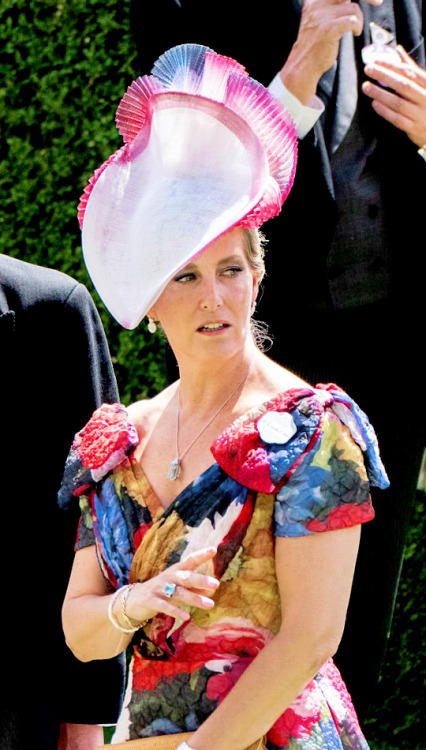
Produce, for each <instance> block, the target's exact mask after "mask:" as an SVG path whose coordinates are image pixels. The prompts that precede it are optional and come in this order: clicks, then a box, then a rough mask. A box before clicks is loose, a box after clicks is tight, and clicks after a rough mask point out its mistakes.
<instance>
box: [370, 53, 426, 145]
mask: <svg viewBox="0 0 426 750" xmlns="http://www.w3.org/2000/svg"><path fill="white" fill-rule="evenodd" d="M408 59H409V60H410V64H409V69H408V74H407V70H406V68H407V65H406V64H405V63H403V64H402V65H401V67H398V66H394V65H390V64H386V65H384V64H376V63H374V64H369V65H367V66H366V67H365V72H366V74H367V75H368V76H369V77H370V78H373V79H374V80H376V81H378V82H379V83H380V84H382V85H377V84H376V83H373V82H371V81H365V82H364V83H363V84H362V91H363V92H364V94H366V95H367V96H368V97H369V98H370V99H372V107H373V109H374V110H375V111H376V112H377V114H378V115H380V116H381V117H383V118H384V119H385V120H387V121H388V122H390V123H391V124H392V125H394V126H395V127H396V128H398V129H399V130H403V131H404V132H405V133H406V134H407V135H408V137H409V138H410V140H412V141H413V143H415V144H416V145H417V146H419V147H421V146H422V145H423V144H424V143H426V73H425V71H423V70H422V69H421V68H418V66H416V65H415V63H414V62H413V61H411V58H409V56H408Z"/></svg>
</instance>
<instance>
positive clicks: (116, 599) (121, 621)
mask: <svg viewBox="0 0 426 750" xmlns="http://www.w3.org/2000/svg"><path fill="white" fill-rule="evenodd" d="M135 585H136V584H134V583H130V584H128V585H127V586H122V587H121V588H119V589H117V591H116V592H115V593H114V594H113V595H112V596H111V598H110V601H109V604H108V619H109V621H110V622H111V624H112V625H114V627H115V629H116V630H119V631H120V632H121V633H125V634H126V635H130V634H133V633H136V631H137V630H139V629H140V628H143V627H144V626H145V625H146V624H147V622H148V619H149V618H148V619H146V620H143V621H140V622H135V621H134V620H133V619H132V618H131V617H130V616H129V614H128V613H127V610H126V603H127V599H128V597H129V595H130V593H131V591H132V589H133V588H134V587H135Z"/></svg>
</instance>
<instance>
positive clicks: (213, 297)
mask: <svg viewBox="0 0 426 750" xmlns="http://www.w3.org/2000/svg"><path fill="white" fill-rule="evenodd" d="M221 304H222V295H221V291H220V285H219V283H218V281H217V279H208V280H207V279H206V280H205V282H204V284H203V288H202V296H201V307H202V308H203V309H204V310H216V309H217V308H218V307H220V305H221Z"/></svg>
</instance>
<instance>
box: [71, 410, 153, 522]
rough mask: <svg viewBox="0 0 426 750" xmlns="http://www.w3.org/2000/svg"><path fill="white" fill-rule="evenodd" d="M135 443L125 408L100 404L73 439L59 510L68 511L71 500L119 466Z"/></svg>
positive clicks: (135, 433) (135, 435)
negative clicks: (60, 508)
mask: <svg viewBox="0 0 426 750" xmlns="http://www.w3.org/2000/svg"><path fill="white" fill-rule="evenodd" d="M138 442H139V438H138V434H137V432H136V428H135V426H134V425H133V423H132V422H131V421H130V419H129V415H128V413H127V409H126V408H125V407H124V406H123V405H122V404H119V403H114V404H102V406H100V407H99V408H98V409H96V411H95V412H94V413H93V415H92V417H91V418H90V419H89V421H88V422H87V424H86V425H85V426H84V427H83V429H82V430H80V432H78V433H77V434H76V436H75V438H74V440H73V443H72V446H71V450H70V452H69V454H68V458H67V460H66V463H65V469H64V474H63V478H62V483H61V487H60V490H59V492H58V502H59V505H60V507H62V508H68V507H69V505H70V502H71V500H72V498H73V497H76V496H77V497H78V496H79V495H81V494H83V493H85V492H86V491H87V490H88V489H89V488H90V487H91V486H93V485H95V484H96V483H97V482H99V481H100V480H101V479H102V478H103V477H104V476H105V475H106V474H108V472H110V471H112V469H115V468H116V466H119V464H120V463H122V461H123V460H124V459H125V458H126V456H127V455H128V454H129V453H130V452H131V451H132V450H134V448H135V447H136V445H137V444H138Z"/></svg>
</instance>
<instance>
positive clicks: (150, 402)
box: [127, 383, 176, 440]
mask: <svg viewBox="0 0 426 750" xmlns="http://www.w3.org/2000/svg"><path fill="white" fill-rule="evenodd" d="M175 391H176V384H175V383H173V384H172V385H170V386H168V388H165V389H164V390H163V391H161V392H160V393H158V394H157V395H156V396H154V397H153V398H146V399H142V400H141V401H135V402H134V403H133V404H131V405H130V406H128V407H127V412H128V415H129V418H130V421H131V422H132V423H133V424H134V426H135V427H136V430H137V433H138V435H139V439H140V440H141V438H142V437H143V436H145V435H149V434H150V432H151V431H152V429H153V427H154V425H155V424H156V423H157V421H158V420H159V418H160V416H161V414H162V413H163V412H164V410H165V409H166V408H167V405H168V404H169V403H170V401H171V399H172V398H173V395H174V393H175Z"/></svg>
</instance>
